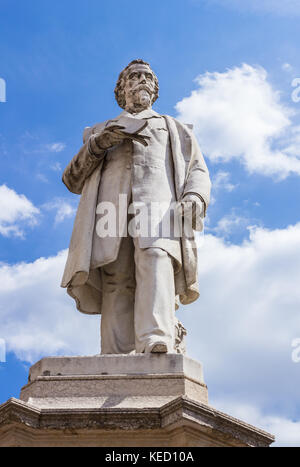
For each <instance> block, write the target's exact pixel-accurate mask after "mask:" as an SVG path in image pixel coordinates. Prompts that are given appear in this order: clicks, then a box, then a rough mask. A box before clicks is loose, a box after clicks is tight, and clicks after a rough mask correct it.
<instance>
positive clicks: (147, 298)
mask: <svg viewBox="0 0 300 467" xmlns="http://www.w3.org/2000/svg"><path fill="white" fill-rule="evenodd" d="M134 245H135V268H136V291H135V308H134V315H135V316H134V325H135V342H136V352H138V353H140V352H146V353H148V352H151V351H152V350H153V348H154V346H155V345H156V344H158V343H163V344H165V345H166V346H167V351H168V352H171V353H174V330H175V284H174V268H173V260H172V257H171V256H170V255H168V253H167V252H166V251H164V250H162V249H160V248H146V249H141V248H140V247H139V245H138V241H137V240H134Z"/></svg>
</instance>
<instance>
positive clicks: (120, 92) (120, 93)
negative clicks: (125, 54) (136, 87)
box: [115, 58, 159, 109]
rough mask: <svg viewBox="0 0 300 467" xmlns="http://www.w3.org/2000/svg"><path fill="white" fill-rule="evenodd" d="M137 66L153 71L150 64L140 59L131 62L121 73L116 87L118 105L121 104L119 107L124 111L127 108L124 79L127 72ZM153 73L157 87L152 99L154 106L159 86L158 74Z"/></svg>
mask: <svg viewBox="0 0 300 467" xmlns="http://www.w3.org/2000/svg"><path fill="white" fill-rule="evenodd" d="M135 64H139V65H146V66H148V67H149V68H150V70H151V67H150V65H149V63H147V62H144V60H141V59H140V58H139V59H137V60H132V62H130V63H129V65H127V67H126V68H124V70H123V71H121V73H120V75H119V79H118V81H117V84H116V87H115V96H116V100H117V103H118V104H119V106H120V107H121V108H122V109H125V106H126V100H125V93H124V78H125V76H126V74H127V70H128V69H129V68H130V67H131V66H132V65H135ZM151 71H152V73H153V77H154V85H155V89H154V96H153V98H152V104H153V103H154V102H155V101H156V100H157V99H158V92H159V85H158V79H157V76H156V74H155V73H154V72H153V70H151Z"/></svg>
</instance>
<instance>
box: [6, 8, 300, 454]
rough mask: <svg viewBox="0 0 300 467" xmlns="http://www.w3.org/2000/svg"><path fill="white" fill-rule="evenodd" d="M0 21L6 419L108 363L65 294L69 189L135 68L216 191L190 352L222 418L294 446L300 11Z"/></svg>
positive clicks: (299, 273) (13, 14)
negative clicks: (72, 361)
mask: <svg viewBox="0 0 300 467" xmlns="http://www.w3.org/2000/svg"><path fill="white" fill-rule="evenodd" d="M283 5H285V8H283ZM0 11H1V15H0V78H1V79H3V80H5V82H6V99H5V100H6V102H1V94H0V156H1V175H0V338H2V339H4V340H5V341H6V348H7V361H6V363H0V403H1V402H4V401H5V400H6V399H8V398H9V397H11V396H15V397H18V394H19V390H20V387H21V386H22V385H23V384H25V383H26V378H27V372H28V368H29V366H30V365H31V364H32V363H33V362H35V361H36V360H37V359H39V358H41V357H42V356H46V355H56V354H58V355H64V354H73V355H76V354H95V353H97V352H98V350H99V342H98V335H99V319H98V318H94V317H92V318H91V317H86V316H81V315H80V314H79V313H78V312H77V311H75V307H74V305H73V303H72V301H71V299H69V298H68V297H67V296H66V294H65V291H64V290H61V289H60V288H59V283H60V279H61V275H62V271H63V266H64V262H65V255H66V251H65V250H66V249H67V247H68V242H69V239H70V235H71V231H72V225H73V220H74V213H75V210H76V206H77V203H78V197H77V196H76V195H72V194H70V193H68V191H67V190H66V188H65V186H64V185H63V184H62V183H61V174H62V171H63V169H64V167H65V166H66V165H67V163H68V162H69V160H70V159H71V157H72V156H73V155H74V154H75V153H76V152H77V151H78V149H79V148H80V146H81V142H82V132H83V129H84V127H86V126H88V125H92V124H94V123H96V122H100V121H102V120H105V119H108V118H113V117H114V116H116V115H117V114H118V113H119V112H120V110H119V108H118V106H117V103H116V102H115V100H114V94H113V90H114V86H115V82H116V80H117V77H118V74H119V72H120V71H121V70H122V68H123V67H125V66H126V65H127V64H128V62H129V61H131V60H132V59H134V58H143V59H144V60H146V61H149V62H150V63H151V65H152V67H153V69H154V71H155V72H156V74H157V75H158V77H159V82H160V98H159V100H158V101H157V102H156V103H155V106H154V108H155V110H156V111H158V112H160V113H162V114H169V115H172V116H174V117H177V118H179V119H181V120H182V121H184V122H185V123H193V124H194V128H195V133H196V136H197V138H198V141H199V143H200V145H201V147H202V150H203V152H204V155H205V157H206V160H207V164H208V166H209V169H210V173H211V178H212V180H213V200H212V204H211V206H210V208H209V211H208V219H207V222H206V226H205V237H204V243H203V244H202V243H201V245H200V246H199V277H200V288H201V292H202V295H201V298H200V299H199V301H198V302H197V303H195V304H192V305H190V306H188V307H182V308H181V309H180V311H179V317H180V319H181V320H182V322H183V323H184V325H185V326H186V327H187V329H188V332H189V335H188V353H189V355H190V356H191V357H193V358H196V359H198V360H200V361H202V362H203V364H204V372H205V377H206V382H207V384H208V387H209V395H210V402H211V403H212V404H213V405H214V406H216V407H218V408H219V409H221V410H224V411H227V412H229V413H231V414H233V415H236V416H238V417H240V418H242V419H245V420H246V421H249V422H250V423H254V424H256V425H257V426H260V427H262V428H264V429H266V430H270V431H272V432H274V433H275V434H276V436H277V439H278V444H279V445H284V446H287V445H300V409H299V396H298V394H297V393H298V391H297V388H298V387H299V383H300V377H299V375H300V362H299V363H296V362H295V361H293V360H292V351H293V347H292V342H293V340H295V339H297V338H300V320H299V316H300V294H299V290H298V289H299V285H298V284H299V279H300V218H299V202H300V184H299V177H300V114H299V111H300V102H298V99H297V98H296V99H295V96H296V97H297V86H294V87H293V86H292V82H293V80H295V79H296V78H299V77H300V56H299V53H298V44H299V41H300V32H299V15H300V1H299V0H290V1H287V2H284V3H283V2H279V1H277V0H260V2H258V1H256V0H255V1H250V0H243V2H238V1H237V0H163V1H161V0H152V2H151V3H149V2H148V3H145V2H138V1H136V0H131V1H130V2H124V1H122V0H116V1H115V2H114V3H113V4H112V3H111V2H104V1H102V0H86V1H85V2H84V1H83V0H72V2H71V1H68V0H65V1H63V2H59V1H57V0H52V1H51V2H50V1H49V0H43V1H40V0H26V2H25V1H22V2H21V1H20V0H0ZM298 86H299V84H298ZM293 91H294V99H293V98H292V93H293ZM299 97H300V92H299ZM2 100H3V99H2ZM294 350H295V349H294ZM296 353H297V352H296ZM297 355H298V354H297ZM297 355H296V357H297ZM299 355H300V352H299ZM294 360H295V358H294ZM296 360H297V358H296Z"/></svg>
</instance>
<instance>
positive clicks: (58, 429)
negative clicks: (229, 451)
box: [0, 397, 274, 447]
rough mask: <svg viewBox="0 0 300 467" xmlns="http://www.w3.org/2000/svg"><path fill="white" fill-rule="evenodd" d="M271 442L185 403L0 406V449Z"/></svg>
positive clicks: (227, 418) (234, 421) (231, 420)
mask: <svg viewBox="0 0 300 467" xmlns="http://www.w3.org/2000/svg"><path fill="white" fill-rule="evenodd" d="M273 441H274V438H273V436H272V435H270V434H269V433H266V432H264V431H262V430H259V429H257V428H255V427H253V426H251V425H248V424H246V423H243V422H242V421H240V420H237V419H235V418H232V417H230V416H228V415H225V414H223V413H221V412H219V411H217V410H215V409H213V408H212V407H209V406H207V405H205V404H200V403H198V402H193V401H191V400H190V399H188V398H185V397H179V398H176V399H173V400H172V401H170V402H168V403H167V404H165V405H163V406H161V407H152V408H127V409H125V408H118V407H117V408H111V407H110V408H103V407H102V408H99V407H94V408H93V409H83V408H73V409H57V408H53V409H37V408H36V407H34V406H32V405H31V404H27V403H25V402H22V401H20V400H17V399H10V400H9V401H8V402H6V403H5V404H3V405H1V406H0V446H35V447H37V446H106V447H115V446H118V447H127V446H132V447H133V446H135V447H138V446H142V447H147V446H155V447H172V446H173V447H176V446H180V447H192V446H207V447H209V446H235V447H237V446H239V447H245V446H257V447H258V446H262V447H263V446H269V445H270V444H271V443H272V442H273Z"/></svg>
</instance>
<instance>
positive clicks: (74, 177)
mask: <svg viewBox="0 0 300 467" xmlns="http://www.w3.org/2000/svg"><path fill="white" fill-rule="evenodd" d="M92 133H93V129H92V128H87V129H86V130H85V131H84V136H83V141H84V145H83V146H82V148H81V149H80V151H79V152H78V154H76V156H74V157H73V159H72V160H71V162H70V163H69V164H68V166H67V167H66V169H65V171H64V173H63V177H62V180H63V182H64V184H65V185H66V187H67V188H68V190H70V191H71V192H72V193H75V194H78V195H80V194H81V192H82V189H83V186H84V183H85V181H86V179H87V178H88V177H89V176H90V175H91V174H92V173H93V172H94V170H95V169H96V168H97V167H98V166H99V164H100V162H101V161H102V159H103V158H104V157H105V155H106V152H107V151H106V150H104V149H103V150H100V149H99V147H98V146H96V145H95V139H94V135H93V134H92Z"/></svg>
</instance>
